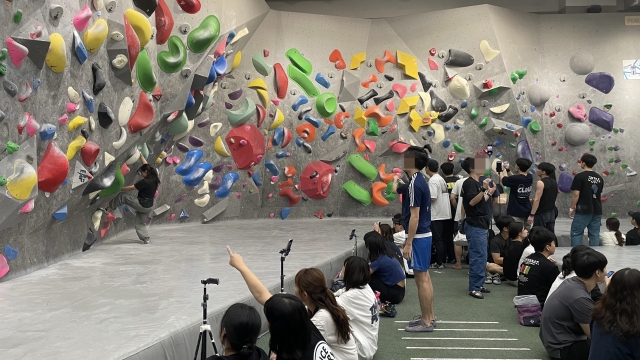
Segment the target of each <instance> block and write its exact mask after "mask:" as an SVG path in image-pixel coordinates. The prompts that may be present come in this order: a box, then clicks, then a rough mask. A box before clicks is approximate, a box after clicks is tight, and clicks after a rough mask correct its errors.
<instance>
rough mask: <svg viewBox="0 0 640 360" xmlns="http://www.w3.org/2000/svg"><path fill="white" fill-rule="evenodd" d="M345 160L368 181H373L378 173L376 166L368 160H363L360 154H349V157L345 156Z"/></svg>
mask: <svg viewBox="0 0 640 360" xmlns="http://www.w3.org/2000/svg"><path fill="white" fill-rule="evenodd" d="M347 162H348V163H349V164H351V165H352V166H353V167H354V168H355V169H356V170H357V171H358V172H360V173H361V174H362V175H364V176H365V177H366V178H367V179H369V180H370V181H373V180H374V179H375V178H376V176H377V175H378V171H377V170H376V168H375V167H374V166H373V165H371V163H370V162H368V161H367V160H365V159H364V158H363V157H362V156H361V155H360V154H351V155H349V157H348V158H347Z"/></svg>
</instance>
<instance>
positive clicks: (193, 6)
mask: <svg viewBox="0 0 640 360" xmlns="http://www.w3.org/2000/svg"><path fill="white" fill-rule="evenodd" d="M178 5H179V6H180V8H181V9H182V10H183V11H184V12H186V13H187V14H196V13H197V12H198V11H200V8H201V7H202V4H200V0H181V1H178ZM216 37H218V36H217V35H216Z"/></svg>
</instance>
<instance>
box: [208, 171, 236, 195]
mask: <svg viewBox="0 0 640 360" xmlns="http://www.w3.org/2000/svg"><path fill="white" fill-rule="evenodd" d="M238 179H240V175H238V173H236V172H230V173H226V174H225V175H224V176H223V177H222V183H221V184H220V187H219V188H218V190H216V191H215V193H214V195H215V196H216V197H217V198H218V199H224V198H226V197H228V196H229V195H230V194H231V187H232V186H233V184H234V183H235V182H236V181H238Z"/></svg>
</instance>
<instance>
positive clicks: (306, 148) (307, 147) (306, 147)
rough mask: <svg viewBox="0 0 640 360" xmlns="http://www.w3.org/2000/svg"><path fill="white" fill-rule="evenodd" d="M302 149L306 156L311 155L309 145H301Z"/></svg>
mask: <svg viewBox="0 0 640 360" xmlns="http://www.w3.org/2000/svg"><path fill="white" fill-rule="evenodd" d="M302 148H303V149H304V151H306V152H307V154H311V152H312V151H313V149H312V148H311V145H309V143H304V144H302Z"/></svg>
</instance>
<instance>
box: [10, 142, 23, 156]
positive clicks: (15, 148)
mask: <svg viewBox="0 0 640 360" xmlns="http://www.w3.org/2000/svg"><path fill="white" fill-rule="evenodd" d="M18 150H20V145H18V144H16V143H14V142H13V141H8V142H7V152H8V153H9V154H13V153H14V152H16V151H18Z"/></svg>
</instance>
